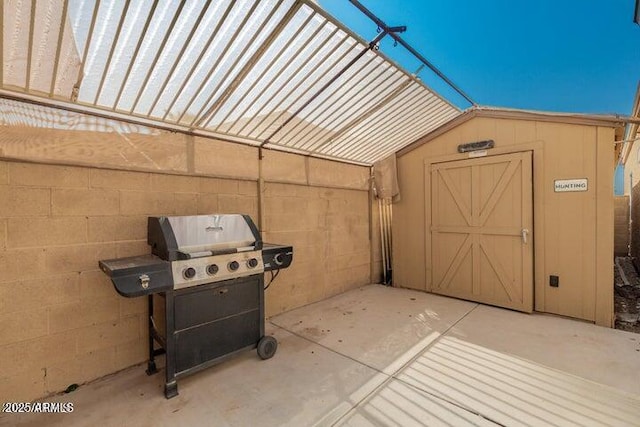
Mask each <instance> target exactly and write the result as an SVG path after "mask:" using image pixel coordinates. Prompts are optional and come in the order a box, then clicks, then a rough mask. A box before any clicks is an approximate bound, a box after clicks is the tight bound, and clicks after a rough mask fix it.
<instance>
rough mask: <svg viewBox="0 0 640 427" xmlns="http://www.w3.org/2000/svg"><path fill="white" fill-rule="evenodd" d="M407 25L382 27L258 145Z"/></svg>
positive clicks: (279, 129) (282, 127) (273, 134)
mask: <svg viewBox="0 0 640 427" xmlns="http://www.w3.org/2000/svg"><path fill="white" fill-rule="evenodd" d="M406 30H407V27H405V26H398V27H385V28H384V29H383V31H382V32H380V33H379V34H378V35H377V36H375V37H374V38H373V40H371V41H370V42H369V45H368V46H367V47H366V48H365V49H362V50H361V51H360V53H358V54H357V55H356V56H355V57H354V58H353V59H352V60H351V61H349V63H348V64H347V65H345V66H344V67H342V69H341V70H340V71H338V72H337V73H336V75H334V76H333V77H332V78H331V79H330V80H329V81H328V82H327V83H325V84H324V85H323V86H322V87H321V88H320V89H318V90H317V91H316V93H314V94H313V95H312V96H311V97H310V98H309V99H307V100H306V101H305V103H304V104H302V105H301V106H300V108H298V109H297V110H296V111H295V112H294V113H293V114H291V116H289V118H288V119H287V120H285V121H284V122H283V123H282V124H281V125H280V126H278V128H277V129H276V130H275V131H273V132H272V133H271V135H269V136H268V137H267V138H266V139H265V140H264V141H263V142H262V144H260V147H264V146H265V145H266V144H268V143H269V142H270V140H271V139H272V138H273V137H274V136H275V135H276V134H277V133H278V132H280V131H281V130H282V129H284V128H285V126H287V125H288V124H289V123H290V122H291V120H293V119H294V118H296V117H297V116H298V114H300V112H301V111H302V110H304V109H305V108H306V107H307V106H308V105H309V104H311V103H312V102H313V101H314V100H315V99H316V98H317V97H318V96H320V94H322V92H324V91H325V90H326V89H327V88H328V87H329V86H331V85H332V84H333V83H334V82H335V81H336V80H338V79H339V78H340V76H342V75H343V74H344V73H345V72H346V71H347V70H348V69H349V68H351V67H352V66H353V65H354V64H355V63H356V62H358V60H359V59H360V58H362V57H363V56H364V55H365V54H366V53H367V52H369V51H373V50H377V48H376V46H378V43H379V42H380V40H382V39H383V38H384V37H385V36H386V35H387V34H393V32H403V31H406Z"/></svg>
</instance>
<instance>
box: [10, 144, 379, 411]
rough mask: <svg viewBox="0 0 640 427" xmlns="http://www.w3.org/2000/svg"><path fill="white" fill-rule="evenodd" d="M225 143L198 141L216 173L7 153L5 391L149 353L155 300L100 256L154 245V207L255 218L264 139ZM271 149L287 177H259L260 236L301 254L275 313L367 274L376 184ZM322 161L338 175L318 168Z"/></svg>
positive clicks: (79, 376)
mask: <svg viewBox="0 0 640 427" xmlns="http://www.w3.org/2000/svg"><path fill="white" fill-rule="evenodd" d="M205 142H207V144H205ZM218 144H222V143H217V142H214V143H209V142H208V141H196V145H195V147H194V148H195V150H196V152H197V153H199V155H200V156H202V157H201V158H200V160H197V159H196V162H195V168H196V171H197V172H199V173H209V172H210V173H212V174H213V173H214V172H215V174H217V175H218V176H217V177H214V176H185V175H175V174H166V173H165V174H162V173H153V172H151V171H145V172H139V171H123V170H112V169H97V168H89V167H78V166H56V165H43V164H36V163H20V162H14V161H0V200H1V201H2V203H0V324H1V325H3V327H2V328H0V329H1V330H0V360H1V361H2V363H0V400H2V401H20V400H27V401H28V400H32V399H36V398H39V397H42V396H44V395H47V394H50V393H55V392H59V391H61V390H64V389H65V388H66V387H67V386H69V385H70V384H73V383H77V384H82V383H84V382H87V381H91V380H92V379H95V378H98V377H100V376H103V375H107V374H109V373H112V372H115V371H118V370H120V369H123V368H126V367H128V366H131V365H134V364H137V363H141V362H143V361H144V360H145V358H146V345H147V344H146V343H147V341H146V340H147V330H146V327H147V304H146V299H145V298H134V299H127V298H123V297H121V296H119V295H118V294H117V293H116V291H115V290H114V289H113V285H112V283H111V281H110V280H109V278H108V277H107V276H106V275H105V274H103V273H102V272H101V271H100V270H99V269H98V261H99V260H102V259H109V258H116V257H126V256H134V255H140V254H146V253H149V252H150V248H149V246H148V245H147V243H146V237H147V217H148V216H152V215H192V214H212V213H248V214H250V215H251V216H252V217H253V219H254V221H255V222H256V224H259V218H258V214H259V198H258V181H257V170H258V169H257V154H256V153H255V149H254V148H252V147H243V146H233V147H232V148H229V147H227V146H226V145H220V146H219V145H218ZM227 145H228V144H227ZM219 147H224V149H222V150H217V148H219ZM269 153H270V152H269ZM249 154H250V155H249ZM254 154H256V155H255V156H254ZM269 155H270V156H271V157H270V161H271V162H272V163H271V164H270V166H268V167H269V168H271V172H269V173H270V174H271V175H269V176H271V177H273V179H274V180H278V181H279V182H278V183H275V182H269V181H268V180H267V182H265V183H264V186H263V187H262V188H263V194H262V196H263V201H264V203H263V215H264V225H265V230H263V231H264V233H263V239H264V241H268V242H274V243H288V244H292V245H293V246H294V247H295V255H294V263H293V265H292V267H291V268H290V269H287V270H283V271H282V272H281V273H280V275H279V276H278V278H277V279H276V281H275V282H274V283H273V285H272V286H271V287H270V288H269V290H268V291H267V294H266V310H267V315H268V316H272V315H274V314H278V313H281V312H283V311H286V310H290V309H293V308H296V307H300V306H302V305H306V304H308V303H311V302H315V301H319V300H321V299H323V298H326V297H329V296H332V295H335V294H337V293H340V292H343V291H344V290H347V289H351V288H354V287H357V286H361V285H364V284H367V283H369V281H370V280H369V279H370V273H369V272H370V270H371V266H370V255H369V253H370V242H369V233H368V230H369V228H368V218H369V201H368V193H367V191H363V190H362V189H363V188H366V186H365V185H363V184H357V185H356V184H354V182H359V180H362V179H364V177H366V176H365V175H366V174H364V175H363V174H361V172H360V169H361V168H359V167H351V166H347V167H346V168H345V169H342V168H341V167H336V166H335V165H332V163H333V162H329V163H330V164H331V165H330V164H325V163H324V162H320V164H318V165H319V166H318V167H317V168H316V172H315V173H316V178H315V182H316V183H321V182H325V183H328V184H327V186H317V185H316V186H314V185H308V184H307V175H308V171H307V166H308V165H309V160H308V159H305V158H304V157H301V156H296V155H289V154H282V153H277V154H273V153H270V154H269ZM167 156H169V154H167ZM166 158H168V157H166ZM254 159H256V160H255V161H254ZM167 161H168V160H167ZM176 161H177V160H176ZM265 164H267V163H265ZM279 167H282V169H283V170H281V171H279V170H278V169H279ZM314 167H315V166H314ZM321 167H323V168H324V169H323V170H324V171H325V172H326V173H329V174H339V176H335V177H333V178H320V177H318V174H319V173H320V168H321ZM352 168H355V169H354V170H355V172H353V171H352V172H349V170H352ZM323 173H324V172H323ZM230 176H231V177H235V178H229V177H230ZM341 180H344V181H341ZM283 181H292V182H293V181H295V182H296V183H295V184H291V183H282V182H283ZM363 182H364V181H363ZM331 183H333V184H331ZM269 277H270V276H269V275H267V276H266V279H267V280H269Z"/></svg>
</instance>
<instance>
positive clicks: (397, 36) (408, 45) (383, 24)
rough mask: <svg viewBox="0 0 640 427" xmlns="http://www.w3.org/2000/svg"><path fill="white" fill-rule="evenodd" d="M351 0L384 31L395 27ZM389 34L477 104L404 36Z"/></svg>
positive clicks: (453, 87)
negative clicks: (403, 37) (404, 38)
mask: <svg viewBox="0 0 640 427" xmlns="http://www.w3.org/2000/svg"><path fill="white" fill-rule="evenodd" d="M349 1H350V2H351V3H352V4H353V5H354V6H355V7H357V8H358V9H359V10H360V11H361V12H362V13H364V14H365V15H367V16H368V17H369V19H371V20H372V21H373V22H374V23H375V24H376V25H377V26H378V28H382V30H383V31H390V30H391V29H392V28H395V27H389V26H387V24H385V23H384V22H383V21H382V20H381V19H380V18H378V17H377V16H376V15H374V14H373V12H371V11H370V10H369V9H367V8H366V7H364V5H362V4H361V3H360V2H359V1H358V0H349ZM389 35H390V36H391V37H392V38H393V39H394V40H395V41H396V43H400V44H401V45H402V46H403V47H404V48H405V49H407V50H408V51H409V53H411V54H412V55H413V56H415V57H416V58H417V59H418V60H419V61H420V62H422V63H423V64H425V65H426V66H427V67H429V68H430V69H431V71H433V72H434V73H435V74H436V75H437V76H438V77H440V78H441V79H442V80H444V81H445V83H447V84H448V85H449V86H450V87H451V88H452V89H453V90H455V91H456V92H458V94H460V96H462V97H463V98H464V99H466V100H467V101H468V102H469V103H471V105H476V103H475V102H474V101H473V100H472V99H471V98H470V97H469V96H468V95H467V94H466V93H464V92H463V91H462V89H460V88H459V87H458V86H457V85H456V84H455V83H453V82H452V81H451V80H450V79H449V78H448V77H447V76H445V75H444V74H443V73H442V71H440V70H438V68H437V67H436V66H435V65H433V64H432V63H431V62H429V61H428V60H427V59H426V58H425V57H424V56H422V55H420V53H419V52H418V51H417V50H415V49H414V48H413V47H411V45H410V44H409V43H407V42H406V41H404V40H403V39H402V37H400V36H399V35H397V34H396V33H394V32H389Z"/></svg>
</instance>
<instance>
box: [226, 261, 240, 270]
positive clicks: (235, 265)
mask: <svg viewBox="0 0 640 427" xmlns="http://www.w3.org/2000/svg"><path fill="white" fill-rule="evenodd" d="M228 268H229V271H236V270H237V269H238V268H240V264H238V261H231V262H230V263H229V265H228Z"/></svg>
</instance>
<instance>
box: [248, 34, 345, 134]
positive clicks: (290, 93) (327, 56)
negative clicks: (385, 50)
mask: <svg viewBox="0 0 640 427" xmlns="http://www.w3.org/2000/svg"><path fill="white" fill-rule="evenodd" d="M327 40H331V39H330V38H329V39H327ZM347 40H348V38H347V37H345V38H343V39H342V41H341V42H340V43H339V44H336V45H335V46H333V48H332V49H331V51H330V52H328V53H326V54H324V55H323V57H322V61H321V62H324V61H329V60H330V59H332V58H333V55H334V54H335V53H336V52H337V51H338V49H340V48H341V47H342V46H343V45H344V44H345V43H346V41H347ZM352 50H354V49H353V48H351V49H347V50H345V51H344V52H343V53H342V54H341V55H340V56H339V57H338V58H333V62H332V63H331V67H333V66H334V65H336V64H338V63H340V61H342V59H343V58H344V57H345V56H347V55H348V54H349V53H351V51H352ZM318 52H319V50H316V51H315V52H314V53H313V55H314V56H315V54H316V53H318ZM310 59H311V57H309V58H307V60H306V61H305V62H304V65H302V64H301V65H302V66H301V67H298V69H297V70H296V72H295V74H294V76H297V75H298V73H299V72H300V70H302V69H303V68H304V66H306V65H307V62H308V61H309V60H310ZM331 67H329V68H328V69H327V70H325V71H324V72H322V73H321V75H320V76H319V77H318V78H316V79H315V82H317V81H320V80H321V79H322V78H324V76H326V75H327V73H328V72H329V70H330V68H331ZM314 73H315V71H314V72H312V73H309V74H307V75H306V76H305V77H303V78H302V79H301V80H300V81H299V82H298V83H296V84H295V85H293V86H292V87H290V88H287V87H286V86H284V85H283V86H281V87H280V88H279V90H278V93H280V92H284V91H285V89H287V91H286V94H285V95H284V96H282V97H281V99H280V101H279V102H278V104H277V105H275V106H274V107H273V108H272V109H271V111H269V112H268V113H266V114H264V115H263V117H262V119H260V121H259V122H258V123H257V124H255V125H254V126H253V127H252V128H251V130H249V131H248V132H247V133H248V134H252V133H253V132H254V131H255V130H257V129H259V128H260V126H262V124H263V123H264V122H265V121H266V120H267V117H271V115H272V114H274V113H275V112H276V111H278V108H280V107H282V105H283V103H284V102H285V100H287V101H289V99H290V97H292V96H294V94H297V95H295V98H294V99H293V101H291V102H290V103H289V105H288V106H287V107H285V108H284V109H283V110H282V111H281V113H280V114H279V115H278V117H276V118H275V119H272V120H271V122H270V123H269V124H268V125H267V126H265V129H263V130H262V131H261V132H260V133H259V134H258V136H257V138H258V139H260V138H261V137H262V134H263V133H265V132H266V131H267V129H268V128H269V127H271V125H273V124H274V123H277V122H278V120H280V118H281V117H282V116H283V115H284V114H285V111H286V110H287V109H288V108H289V107H291V106H293V105H295V104H296V103H297V102H298V101H299V100H300V99H302V98H303V97H304V96H305V95H306V94H307V92H309V91H310V90H311V88H312V87H313V85H314V84H315V82H312V84H311V85H307V88H306V89H304V88H303V90H300V91H298V88H300V87H301V86H302V85H303V84H306V83H307V81H308V80H309V79H310V78H311V76H312V75H313V74H314ZM275 96H276V93H274V94H273V95H271V97H269V99H268V100H267V101H266V102H265V103H264V105H263V106H262V108H261V109H260V111H258V115H259V114H260V113H262V111H263V110H264V109H265V108H266V107H267V105H269V103H270V102H271V101H272V100H273V98H274V97H275ZM248 123H249V122H247V123H245V125H244V126H243V127H242V128H240V130H239V131H238V133H240V132H242V131H243V130H244V128H245V127H246V126H247V124H248Z"/></svg>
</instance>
